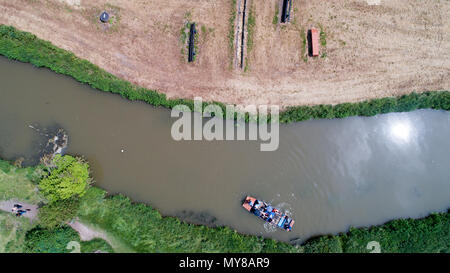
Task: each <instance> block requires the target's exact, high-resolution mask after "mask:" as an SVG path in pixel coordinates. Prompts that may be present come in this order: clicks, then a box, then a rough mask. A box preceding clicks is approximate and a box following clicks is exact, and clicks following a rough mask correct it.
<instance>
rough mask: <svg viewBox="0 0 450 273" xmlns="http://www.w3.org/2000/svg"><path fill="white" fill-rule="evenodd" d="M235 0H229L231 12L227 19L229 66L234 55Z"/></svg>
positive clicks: (231, 64)
mask: <svg viewBox="0 0 450 273" xmlns="http://www.w3.org/2000/svg"><path fill="white" fill-rule="evenodd" d="M236 14H237V11H236V0H231V12H230V18H229V19H228V24H229V26H228V50H229V52H230V68H232V66H233V56H234V22H235V21H236Z"/></svg>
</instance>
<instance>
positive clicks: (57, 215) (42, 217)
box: [38, 199, 79, 229]
mask: <svg viewBox="0 0 450 273" xmlns="http://www.w3.org/2000/svg"><path fill="white" fill-rule="evenodd" d="M78 207H79V201H78V200H75V199H67V200H59V201H56V202H53V203H50V204H48V205H46V206H43V207H42V208H40V209H39V215H38V216H39V222H40V225H41V226H42V227H44V228H48V229H53V228H56V227H61V226H63V225H64V224H66V223H67V222H68V221H70V220H72V219H73V218H74V217H75V216H76V215H77V211H78Z"/></svg>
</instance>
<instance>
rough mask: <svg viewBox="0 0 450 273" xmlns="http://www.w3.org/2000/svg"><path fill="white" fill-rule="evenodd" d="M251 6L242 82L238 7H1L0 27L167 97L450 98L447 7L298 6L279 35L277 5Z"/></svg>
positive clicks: (220, 0) (123, 2) (412, 3)
mask: <svg viewBox="0 0 450 273" xmlns="http://www.w3.org/2000/svg"><path fill="white" fill-rule="evenodd" d="M251 2H253V8H254V11H255V18H256V27H255V32H254V43H253V44H254V45H253V50H252V51H251V52H250V54H248V62H249V70H248V72H246V73H244V72H242V71H236V70H231V69H230V63H231V62H232V59H233V53H232V52H230V50H229V43H230V40H229V39H228V33H229V29H230V24H229V22H228V21H229V14H230V11H231V0H215V1H210V0H198V1H182V0H167V1H159V0H149V1H127V0H108V1H107V0H95V1H94V0H92V1H87V0H33V1H30V0H15V1H10V0H0V24H7V25H13V26H15V27H17V28H19V29H21V30H25V31H29V32H32V33H34V34H36V35H37V36H38V37H39V38H41V39H44V40H49V41H51V42H52V43H54V44H55V45H57V46H59V47H61V48H64V49H67V50H70V51H72V52H74V53H75V54H76V55H77V56H79V57H81V58H83V59H87V60H89V61H90V62H92V63H94V64H96V65H98V66H100V67H102V68H104V69H105V70H107V71H109V72H111V73H112V74H115V75H116V76H119V77H121V78H123V79H126V80H128V81H130V82H132V83H135V84H138V85H141V86H144V87H147V88H150V89H156V90H158V91H160V92H163V93H165V94H167V95H168V96H169V97H184V98H193V97H194V96H202V97H203V98H204V99H205V100H217V101H223V102H228V103H242V104H266V103H271V104H280V105H285V106H288V105H314V104H324V103H331V104H336V103H342V102H356V101H361V100H365V99H370V98H377V97H384V96H393V95H401V94H405V93H410V92H412V91H417V92H421V91H429V90H449V89H450V80H449V79H450V17H449V16H447V15H448V14H449V11H450V1H436V0H409V1H405V0H390V1H387V0H381V1H380V3H381V5H378V6H369V5H368V1H367V0H334V1H326V0H321V1H306V0H294V2H293V3H294V7H293V10H292V18H291V23H289V24H287V25H284V26H281V25H279V24H274V23H273V19H274V16H275V9H276V4H277V1H275V0H274V1H251ZM102 10H108V11H110V13H111V14H112V15H114V19H113V20H112V24H111V25H110V26H109V27H108V26H105V25H102V24H101V23H99V20H98V16H99V14H100V12H101V11H102ZM188 17H189V18H190V20H191V21H194V22H196V23H197V26H198V29H199V35H200V41H201V42H200V44H199V49H198V55H197V60H196V62H195V63H194V64H188V63H187V62H186V60H185V59H186V58H185V56H183V55H182V53H181V50H182V43H181V42H180V30H181V29H182V28H183V25H184V24H185V22H186V18H188ZM310 27H317V28H319V29H322V30H323V31H324V36H326V46H322V47H321V54H322V55H323V54H324V53H325V55H326V56H325V55H323V58H316V59H311V58H307V62H305V60H304V59H305V58H304V52H303V38H302V33H303V32H304V31H306V30H307V29H308V28H310Z"/></svg>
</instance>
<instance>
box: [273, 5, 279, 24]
mask: <svg viewBox="0 0 450 273" xmlns="http://www.w3.org/2000/svg"><path fill="white" fill-rule="evenodd" d="M279 13H280V4H279V3H278V1H276V2H275V15H274V16H273V19H272V24H273V25H274V26H276V25H277V24H278V14H279Z"/></svg>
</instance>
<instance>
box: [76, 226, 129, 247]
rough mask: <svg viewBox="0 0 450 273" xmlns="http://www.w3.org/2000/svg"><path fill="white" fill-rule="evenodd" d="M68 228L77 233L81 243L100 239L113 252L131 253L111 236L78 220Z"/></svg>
mask: <svg viewBox="0 0 450 273" xmlns="http://www.w3.org/2000/svg"><path fill="white" fill-rule="evenodd" d="M69 226H70V227H71V228H73V229H74V230H76V231H77V232H78V234H79V235H80V239H81V240H82V241H90V240H92V239H95V238H100V239H103V240H105V241H106V242H108V244H110V245H111V246H112V248H113V249H114V251H115V252H121V253H124V252H133V251H132V250H131V249H130V248H129V247H127V246H125V245H124V244H123V243H121V242H119V241H118V240H116V239H115V238H112V237H111V236H108V235H107V234H106V232H105V231H103V230H101V229H98V228H95V227H92V226H90V225H87V224H85V223H82V222H80V221H79V220H73V221H71V222H70V223H69Z"/></svg>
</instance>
